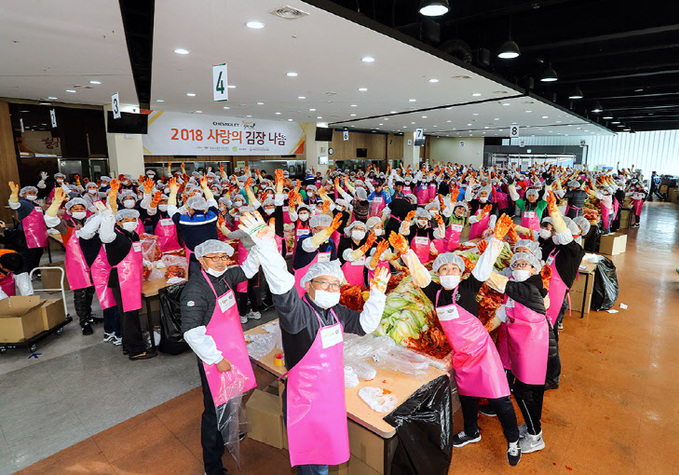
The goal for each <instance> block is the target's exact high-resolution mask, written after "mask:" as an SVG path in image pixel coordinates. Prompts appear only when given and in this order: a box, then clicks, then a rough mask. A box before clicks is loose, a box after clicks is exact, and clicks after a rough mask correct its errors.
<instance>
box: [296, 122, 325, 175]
mask: <svg viewBox="0 0 679 475" xmlns="http://www.w3.org/2000/svg"><path fill="white" fill-rule="evenodd" d="M299 125H301V126H302V129H303V130H304V134H305V136H306V138H305V141H304V155H303V157H304V160H306V167H307V168H308V169H309V170H311V169H312V168H313V169H314V170H316V171H317V172H321V173H322V174H324V175H325V172H327V171H328V168H329V167H330V165H328V164H324V165H321V164H319V163H318V159H319V157H325V158H326V160H327V159H328V142H316V127H317V126H318V124H317V123H316V122H302V123H300V124H299Z"/></svg>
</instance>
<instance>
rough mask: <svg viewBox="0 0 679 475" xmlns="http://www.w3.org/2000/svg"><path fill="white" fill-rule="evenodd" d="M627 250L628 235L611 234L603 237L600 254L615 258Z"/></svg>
mask: <svg viewBox="0 0 679 475" xmlns="http://www.w3.org/2000/svg"><path fill="white" fill-rule="evenodd" d="M626 248H627V234H621V233H611V234H606V235H604V236H601V241H600V244H599V252H600V253H601V254H608V255H610V256H615V255H616V254H621V253H623V252H625V249H626Z"/></svg>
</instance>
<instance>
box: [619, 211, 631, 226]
mask: <svg viewBox="0 0 679 475" xmlns="http://www.w3.org/2000/svg"><path fill="white" fill-rule="evenodd" d="M631 216H632V208H620V229H629V225H630V218H631Z"/></svg>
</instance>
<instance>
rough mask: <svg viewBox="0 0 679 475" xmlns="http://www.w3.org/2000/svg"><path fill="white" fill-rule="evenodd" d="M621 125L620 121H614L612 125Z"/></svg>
mask: <svg viewBox="0 0 679 475" xmlns="http://www.w3.org/2000/svg"><path fill="white" fill-rule="evenodd" d="M619 123H620V121H618V120H614V121H613V122H611V124H615V125H618V124H619Z"/></svg>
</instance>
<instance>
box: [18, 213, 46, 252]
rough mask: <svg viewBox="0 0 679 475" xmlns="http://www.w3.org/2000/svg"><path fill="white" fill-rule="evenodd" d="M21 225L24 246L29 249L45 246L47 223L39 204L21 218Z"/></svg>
mask: <svg viewBox="0 0 679 475" xmlns="http://www.w3.org/2000/svg"><path fill="white" fill-rule="evenodd" d="M21 227H22V228H23V229H24V235H25V236H26V246H28V248H29V249H35V248H38V247H46V246H47V225H46V224H45V216H44V215H43V212H42V208H40V206H35V207H34V208H33V211H31V212H30V213H29V214H28V216H26V217H25V218H24V219H22V220H21Z"/></svg>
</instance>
